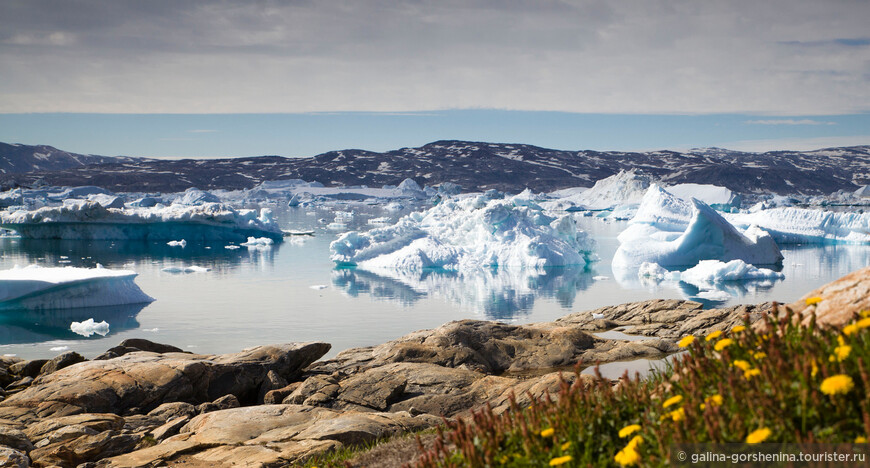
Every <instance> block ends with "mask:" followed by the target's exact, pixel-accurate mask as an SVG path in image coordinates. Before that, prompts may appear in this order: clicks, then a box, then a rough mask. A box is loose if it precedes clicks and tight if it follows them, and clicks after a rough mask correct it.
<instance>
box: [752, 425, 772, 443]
mask: <svg viewBox="0 0 870 468" xmlns="http://www.w3.org/2000/svg"><path fill="white" fill-rule="evenodd" d="M768 437H770V429H768V428H766V427H762V428H761V429H756V430H754V431H752V432H750V433H749V435H748V436H746V443H747V444H757V443H759V442H764V441H765V440H767V438H768Z"/></svg>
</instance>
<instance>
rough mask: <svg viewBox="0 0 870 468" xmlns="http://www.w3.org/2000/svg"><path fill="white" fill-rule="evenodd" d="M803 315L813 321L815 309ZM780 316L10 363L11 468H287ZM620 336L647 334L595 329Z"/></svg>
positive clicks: (861, 301)
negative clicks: (339, 348)
mask: <svg viewBox="0 0 870 468" xmlns="http://www.w3.org/2000/svg"><path fill="white" fill-rule="evenodd" d="M855 275H856V274H853V275H850V276H848V277H846V278H844V279H843V280H841V282H840V283H834V284H833V285H828V286H827V287H825V288H821V289H820V291H821V294H823V301H830V303H831V304H837V307H831V310H832V311H833V312H831V314H836V316H833V315H832V316H830V317H829V316H827V315H824V316H820V317H819V322H820V323H823V324H831V325H832V326H838V325H842V324H843V323H844V320H845V319H842V318H841V317H851V316H853V314H854V313H856V312H859V310H858V309H860V308H862V307H864V306H865V304H866V303H867V295H868V291H870V289H867V288H868V284H870V280H868V278H870V268H867V269H865V270H862V271H860V272H857V276H855ZM801 304H804V307H800V306H801ZM790 306H791V307H793V308H794V309H795V310H798V311H800V312H801V313H807V311H806V310H805V309H806V306H805V301H803V302H802V301H798V302H796V303H795V304H791V305H790ZM770 308H771V307H770V304H760V305H757V306H738V307H731V308H727V309H711V310H703V309H702V307H701V305H700V304H698V303H695V302H689V301H679V300H652V301H644V302H636V303H630V304H623V305H619V306H612V307H604V308H601V309H597V310H594V311H588V312H579V313H574V314H571V315H568V316H565V317H562V318H560V319H558V320H555V321H553V322H546V323H536V324H528V325H506V324H502V323H495V322H486V321H475V320H463V321H458V322H451V323H448V324H445V325H443V326H441V327H438V328H436V329H433V330H424V331H419V332H415V333H411V334H409V335H406V336H404V337H402V338H399V339H397V340H394V341H390V342H388V343H384V344H381V345H378V346H373V347H366V348H357V349H350V350H347V351H344V352H342V353H340V354H338V355H337V356H336V357H335V358H333V359H329V360H325V361H317V359H319V358H320V357H322V356H323V355H324V354H325V353H326V352H327V351H328V350H329V345H328V344H326V343H298V344H285V345H272V346H260V347H256V348H251V349H248V350H245V351H242V352H240V353H235V354H225V355H217V356H209V355H196V354H191V353H184V352H178V351H177V348H172V347H168V346H166V345H160V344H157V343H150V342H147V341H145V340H135V341H133V340H130V341H128V342H124V343H122V344H121V346H118V347H116V348H112V350H110V352H107V354H105V355H103V356H101V359H100V360H94V361H85V362H79V361H80V359H79V358H77V357H75V356H65V357H64V358H62V359H56V360H53V361H51V362H54V364H51V365H48V362H49V361H44V360H43V361H40V362H36V361H21V360H18V359H9V358H3V359H0V384H2V385H3V386H4V387H5V388H6V390H5V391H4V392H3V394H6V393H7V392H8V395H7V396H6V397H5V399H4V400H3V401H2V402H0V465H3V466H29V465H30V464H31V463H32V464H33V465H34V466H62V467H75V466H80V465H81V464H85V465H84V466H85V467H95V466H110V467H140V466H165V465H167V464H168V465H176V464H182V463H184V464H185V465H186V466H210V467H217V466H239V465H240V464H242V465H244V466H263V467H271V466H285V465H287V464H289V463H294V462H298V461H301V460H304V459H306V458H308V457H310V456H313V455H316V454H320V453H324V452H326V451H330V450H334V449H336V448H340V447H342V446H347V445H355V444H360V443H364V442H369V441H373V440H377V439H379V438H382V437H385V436H389V435H394V434H399V433H406V432H411V431H418V430H421V429H424V428H427V427H431V426H433V425H436V424H438V423H439V422H440V421H441V416H447V417H450V416H455V415H461V414H466V413H465V412H467V411H468V410H470V409H472V408H474V407H478V406H480V405H484V404H489V405H491V406H492V407H493V408H494V409H495V410H496V411H505V410H507V409H508V408H509V399H510V397H511V395H516V396H517V398H518V400H519V402H520V404H526V403H528V401H529V399H530V398H540V397H542V396H543V395H544V394H545V393H547V392H549V393H551V394H555V393H556V392H557V391H558V387H559V383H560V378H562V377H563V375H562V374H561V372H560V370H567V369H570V368H571V367H572V366H573V365H574V364H576V363H578V362H582V363H584V365H586V364H588V365H592V364H594V363H596V362H602V363H603V362H612V361H620V360H629V359H635V358H639V357H646V358H653V357H661V356H665V355H667V354H670V353H673V352H675V351H676V350H677V347H676V344H675V341H676V340H678V339H679V338H681V337H682V336H685V335H687V334H696V335H703V334H707V333H709V332H711V331H713V330H722V329H728V328H731V327H733V326H735V325H737V324H739V323H741V322H742V321H743V320H744V318H746V319H748V320H749V321H750V322H754V321H757V320H758V319H760V318H761V317H762V316H763V314H764V313H765V312H768V311H769V310H770ZM824 310H827V309H824V308H823V307H817V310H816V312H817V313H818V312H820V311H824ZM612 329H616V330H619V331H623V332H626V333H631V334H636V335H644V336H648V337H649V339H648V340H642V341H622V340H609V339H604V338H602V337H599V336H596V335H595V332H599V331H604V330H612ZM160 351H162V352H160ZM113 356H116V357H113ZM33 377H36V378H35V379H34V378H33ZM564 377H565V378H566V379H568V380H569V381H573V380H574V379H576V378H578V377H576V376H575V375H574V374H573V373H570V372H569V373H566V374H564ZM579 378H580V379H581V380H582V381H583V383H587V384H588V383H591V382H592V381H594V378H593V377H591V376H587V375H581V376H580V377H579ZM28 379H30V380H28Z"/></svg>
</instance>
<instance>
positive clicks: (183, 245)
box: [166, 239, 187, 249]
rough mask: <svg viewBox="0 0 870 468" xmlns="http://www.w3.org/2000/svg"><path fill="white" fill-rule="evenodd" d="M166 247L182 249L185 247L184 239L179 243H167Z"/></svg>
mask: <svg viewBox="0 0 870 468" xmlns="http://www.w3.org/2000/svg"><path fill="white" fill-rule="evenodd" d="M166 245H168V246H170V247H181V248H182V249H183V248H185V247H187V241H186V240H184V239H181V240H180V241H175V240H173V241H169V242H167V243H166Z"/></svg>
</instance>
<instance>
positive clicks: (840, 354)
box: [832, 345, 852, 362]
mask: <svg viewBox="0 0 870 468" xmlns="http://www.w3.org/2000/svg"><path fill="white" fill-rule="evenodd" d="M851 352H852V347H851V346H849V345H842V346H837V347H836V348H834V355H835V356H836V357H837V361H839V362H843V361H845V360H846V358H847V357H849V353H851ZM832 357H833V356H832Z"/></svg>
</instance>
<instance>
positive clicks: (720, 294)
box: [695, 289, 731, 302]
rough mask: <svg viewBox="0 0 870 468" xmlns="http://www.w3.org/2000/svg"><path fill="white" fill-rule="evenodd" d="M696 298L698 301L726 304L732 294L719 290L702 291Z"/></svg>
mask: <svg viewBox="0 0 870 468" xmlns="http://www.w3.org/2000/svg"><path fill="white" fill-rule="evenodd" d="M695 297H697V298H698V299H706V300H708V301H714V302H725V301H727V300H729V299H731V295H730V294H728V293H727V292H725V291H721V290H718V289H710V290H702V291H701V292H699V293H698V294H696V295H695Z"/></svg>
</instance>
